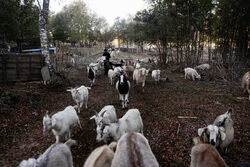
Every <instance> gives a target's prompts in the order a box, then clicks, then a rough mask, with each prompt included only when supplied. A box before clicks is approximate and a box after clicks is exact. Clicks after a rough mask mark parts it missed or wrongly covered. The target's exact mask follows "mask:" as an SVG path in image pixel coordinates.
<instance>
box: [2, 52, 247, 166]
mask: <svg viewBox="0 0 250 167" xmlns="http://www.w3.org/2000/svg"><path fill="white" fill-rule="evenodd" d="M99 56H100V55H96V56H93V57H91V58H90V57H86V61H85V62H86V64H88V63H90V62H92V61H93V60H95V59H96V58H97V57H99ZM84 68H85V66H82V67H79V68H75V69H74V70H75V71H74V72H75V73H77V76H78V79H77V80H76V81H75V82H73V84H72V85H71V86H79V85H81V84H83V85H87V86H88V85H89V82H88V80H87V78H86V70H84ZM162 71H163V72H162V76H166V75H168V77H169V79H170V82H167V83H160V84H159V85H154V82H153V80H152V79H151V77H150V76H149V77H148V78H147V82H146V89H145V92H144V93H142V91H141V87H140V86H134V85H132V89H131V93H130V104H129V108H138V109H139V110H140V112H141V115H142V119H143V123H144V135H145V137H146V138H147V139H148V140H149V143H150V146H151V148H152V151H153V153H154V154H155V156H156V158H157V160H158V162H159V164H160V165H161V166H188V165H189V163H190V156H189V154H190V150H191V147H192V143H191V142H190V139H192V137H194V136H197V129H198V128H199V127H203V126H204V123H203V122H202V121H201V120H200V119H178V118H177V117H178V116H192V117H198V118H205V119H207V120H208V121H209V122H212V121H213V120H214V119H215V117H216V115H219V114H222V113H224V112H225V111H227V109H229V108H230V107H231V108H233V109H234V112H233V120H235V123H234V127H235V143H234V145H233V146H232V147H231V148H230V150H229V152H228V153H227V154H225V155H223V158H224V159H225V161H226V163H227V164H228V165H229V166H244V165H246V166H247V165H248V166H249V162H250V160H249V153H250V152H249V151H250V145H249V137H250V136H249V129H250V123H249V110H250V103H249V102H248V101H247V100H242V101H240V102H238V101H236V100H235V99H236V97H239V96H241V97H242V96H244V94H243V93H242V91H241V89H239V88H235V87H231V86H229V85H224V84H223V83H219V82H213V81H212V82H202V81H200V82H192V81H185V80H184V76H183V74H180V73H171V72H169V70H166V69H162ZM96 82H97V84H96V86H94V87H93V88H92V89H91V90H90V93H89V108H88V109H87V110H85V109H82V110H81V113H80V114H79V117H80V121H81V123H82V126H83V130H80V129H79V128H78V127H75V128H74V129H73V131H72V133H73V136H72V138H73V139H75V140H77V141H78V145H76V146H73V147H72V154H73V160H74V166H75V167H78V166H83V164H84V162H85V160H86V158H87V156H88V155H89V154H90V153H91V151H92V150H94V149H95V148H96V147H98V146H100V145H102V144H103V143H97V142H96V141H95V138H96V131H95V123H94V121H90V120H89V118H90V117H91V116H92V115H93V114H94V111H97V112H98V111H100V110H101V108H102V107H104V106H105V105H108V104H113V105H114V106H115V108H116V110H117V115H118V117H121V116H122V115H123V114H124V113H125V112H126V110H122V109H121V104H120V102H119V100H118V94H117V92H116V90H115V88H114V86H111V85H110V84H109V82H108V78H107V76H104V75H100V76H98V77H97V80H96ZM68 86H69V85H62V86H60V87H58V86H57V87H45V86H42V85H40V84H37V83H26V84H16V85H9V86H2V87H1V88H0V97H1V100H0V107H1V110H0V143H1V144H0V166H17V165H18V164H19V162H20V161H21V160H22V159H28V158H29V157H32V156H37V155H38V154H39V153H43V152H44V151H45V150H46V149H47V148H48V147H49V146H50V145H51V144H52V143H53V142H55V138H54V136H53V135H52V134H49V136H47V137H46V136H44V135H43V132H42V117H43V115H44V114H45V112H46V110H49V111H50V112H53V111H60V110H63V109H64V108H65V107H66V106H68V105H74V102H73V100H72V98H71V95H70V94H69V93H68V92H66V91H65V90H66V89H67V87H68ZM6 92H8V93H9V94H10V95H11V96H13V97H11V98H10V100H9V101H8V99H7V100H6V98H7V97H9V96H10V95H9V96H8V95H6ZM5 96H6V97H5ZM178 126H179V133H178V134H177V129H178Z"/></svg>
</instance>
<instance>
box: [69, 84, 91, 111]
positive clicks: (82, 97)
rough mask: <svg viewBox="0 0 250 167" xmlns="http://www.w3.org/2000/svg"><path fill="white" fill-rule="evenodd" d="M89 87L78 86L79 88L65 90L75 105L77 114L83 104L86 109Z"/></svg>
mask: <svg viewBox="0 0 250 167" xmlns="http://www.w3.org/2000/svg"><path fill="white" fill-rule="evenodd" d="M90 89H91V88H90V87H85V86H83V85H82V86H80V87H79V88H71V89H67V91H68V92H71V95H72V98H73V100H74V101H75V102H76V104H77V108H78V113H80V111H81V107H82V105H83V103H85V108H86V109H88V98H89V91H88V90H90Z"/></svg>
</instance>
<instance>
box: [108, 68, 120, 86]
mask: <svg viewBox="0 0 250 167" xmlns="http://www.w3.org/2000/svg"><path fill="white" fill-rule="evenodd" d="M119 75H120V70H119V69H117V68H115V69H114V70H112V69H109V71H108V77H109V80H110V84H111V85H113V84H114V82H115V80H116V78H117V77H118V76H119Z"/></svg>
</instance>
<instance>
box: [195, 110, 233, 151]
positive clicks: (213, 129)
mask: <svg viewBox="0 0 250 167" xmlns="http://www.w3.org/2000/svg"><path fill="white" fill-rule="evenodd" d="M231 115H232V109H229V110H228V111H227V112H226V113H225V114H222V115H219V116H218V117H217V118H216V119H215V120H214V123H213V124H207V127H205V128H199V129H198V135H199V136H202V135H203V142H204V143H210V144H211V145H212V146H215V147H218V148H220V150H221V151H223V152H224V151H227V147H228V146H229V144H231V143H232V142H233V140H234V128H233V120H232V118H231Z"/></svg>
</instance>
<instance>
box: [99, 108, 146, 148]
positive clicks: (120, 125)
mask: <svg viewBox="0 0 250 167" xmlns="http://www.w3.org/2000/svg"><path fill="white" fill-rule="evenodd" d="M128 132H140V133H142V134H143V123H142V119H141V114H140V112H139V110H138V109H130V110H128V111H127V113H126V114H125V115H124V116H123V117H122V118H120V119H119V120H118V121H117V122H116V123H110V124H108V125H106V126H105V128H104V130H103V132H102V133H103V134H102V140H103V141H104V142H105V143H107V141H108V139H109V138H110V137H111V138H113V139H114V140H115V141H118V140H119V139H120V138H121V136H122V135H124V134H125V133H128Z"/></svg>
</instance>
